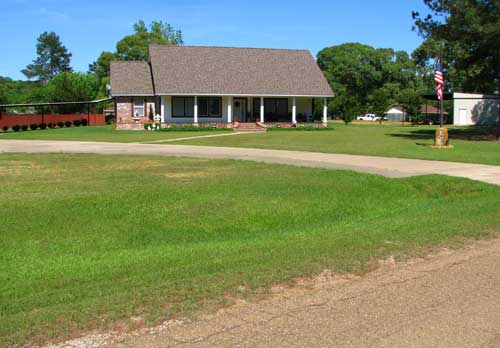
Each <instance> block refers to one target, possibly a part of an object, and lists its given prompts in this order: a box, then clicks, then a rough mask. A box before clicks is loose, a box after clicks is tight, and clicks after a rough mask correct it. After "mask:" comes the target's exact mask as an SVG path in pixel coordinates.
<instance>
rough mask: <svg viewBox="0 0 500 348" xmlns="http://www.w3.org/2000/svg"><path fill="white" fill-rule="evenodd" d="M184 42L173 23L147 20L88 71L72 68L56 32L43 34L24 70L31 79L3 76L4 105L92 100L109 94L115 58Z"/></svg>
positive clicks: (75, 108) (140, 56)
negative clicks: (107, 88)
mask: <svg viewBox="0 0 500 348" xmlns="http://www.w3.org/2000/svg"><path fill="white" fill-rule="evenodd" d="M152 43H156V44H171V45H181V44H183V37H182V32H181V31H180V30H176V29H174V28H173V27H172V26H171V25H170V24H168V23H166V22H162V21H153V22H152V23H151V24H150V25H149V26H146V24H145V23H144V21H142V20H141V21H139V22H137V23H136V24H134V25H133V33H132V34H130V35H126V36H125V37H123V38H122V39H121V40H119V41H118V42H117V44H116V49H115V51H113V52H109V51H104V52H102V53H101V54H100V55H99V57H98V58H97V60H96V61H95V62H93V63H91V64H89V68H88V71H87V72H75V71H73V68H72V67H71V57H72V54H71V53H70V52H69V51H68V49H67V48H66V47H65V46H64V45H63V43H62V42H61V39H60V37H59V36H58V35H57V34H56V33H54V32H45V33H42V34H41V35H40V36H39V37H38V39H37V43H36V53H37V56H36V58H35V59H34V60H33V62H32V63H31V64H29V65H28V66H27V67H26V68H25V69H23V70H22V73H23V74H24V75H25V76H26V77H27V78H28V79H29V81H15V80H12V79H11V78H8V77H1V76H0V104H21V103H30V102H31V103H33V102H65V101H88V100H94V99H101V98H106V97H107V90H106V86H107V85H108V84H109V62H110V61H112V60H145V59H147V54H148V45H149V44H152ZM83 107H84V106H79V105H71V106H62V107H61V106H58V107H53V108H51V109H53V111H55V112H62V113H70V112H80V111H84V110H82V108H83Z"/></svg>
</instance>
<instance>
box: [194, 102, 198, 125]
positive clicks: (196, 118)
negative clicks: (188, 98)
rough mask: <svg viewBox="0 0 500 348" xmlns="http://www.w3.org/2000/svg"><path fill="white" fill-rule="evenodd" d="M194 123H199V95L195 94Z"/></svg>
mask: <svg viewBox="0 0 500 348" xmlns="http://www.w3.org/2000/svg"><path fill="white" fill-rule="evenodd" d="M194 123H198V97H197V96H194Z"/></svg>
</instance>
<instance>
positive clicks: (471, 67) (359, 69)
mask: <svg viewBox="0 0 500 348" xmlns="http://www.w3.org/2000/svg"><path fill="white" fill-rule="evenodd" d="M423 1H424V3H425V4H426V5H427V7H428V9H429V13H430V14H428V15H426V16H422V15H421V14H420V13H418V12H413V13H412V16H413V19H414V27H413V30H414V31H416V32H418V33H419V34H420V35H421V37H422V38H423V42H422V44H421V45H420V46H419V47H418V48H417V49H415V50H414V51H413V52H412V53H411V55H410V54H408V53H407V52H405V51H396V50H394V49H391V48H374V47H371V46H369V45H365V44H361V43H345V44H342V45H338V46H332V47H327V48H324V49H323V50H321V51H320V52H319V53H318V55H317V62H318V65H319V67H320V68H321V69H322V71H323V73H324V75H325V77H326V79H327V80H328V82H329V83H330V85H331V87H332V89H333V90H334V92H335V98H333V99H331V101H330V102H329V105H328V107H329V111H330V113H333V114H335V115H339V116H341V117H343V118H346V119H349V118H352V117H353V116H356V115H360V114H364V113H376V114H383V113H384V112H385V111H386V110H387V108H388V107H389V106H390V105H391V104H396V103H397V104H401V105H403V106H404V107H405V108H406V110H407V111H408V112H409V113H410V114H416V113H418V110H419V105H420V104H421V103H422V100H421V98H420V95H421V94H422V93H425V92H432V91H433V90H434V88H435V85H434V82H433V75H434V69H435V63H436V58H437V57H439V56H442V58H443V68H444V73H445V77H446V85H445V90H451V91H464V92H479V93H485V94H492V93H498V91H499V89H500V87H499V85H500V79H499V75H500V66H499V65H500V64H499V62H500V44H499V43H500V3H499V2H498V0H476V1H470V0H454V1H449V0H423ZM151 43H158V44H171V45H182V44H183V35H182V32H181V31H180V30H177V29H175V28H173V27H172V26H171V25H170V24H168V23H166V22H162V21H158V22H156V21H154V22H152V23H151V24H150V25H149V26H147V25H146V24H145V23H144V22H143V21H139V22H138V23H136V24H134V26H133V33H132V34H130V35H127V36H125V37H123V38H122V39H121V40H119V41H118V42H117V44H116V47H115V50H114V51H104V52H102V53H101V54H100V55H99V57H98V58H97V59H96V61H95V62H93V63H92V64H90V65H89V69H88V71H87V72H85V73H80V72H74V71H73V69H72V68H71V64H70V63H71V53H70V52H68V50H67V49H66V47H65V46H64V45H63V44H62V43H61V40H60V38H59V36H58V35H57V34H55V33H43V34H42V35H40V37H39V38H38V40H37V46H36V47H37V57H36V59H35V60H34V61H33V62H32V63H31V64H29V65H28V66H27V67H26V69H24V70H23V71H22V72H23V74H25V76H26V77H27V78H29V79H30V80H31V81H13V80H11V79H9V78H6V77H0V103H21V102H32V101H75V100H91V99H96V98H103V97H106V85H107V84H108V83H109V62H110V61H112V60H145V59H146V58H147V49H148V45H149V44H151ZM317 110H320V108H319V107H318V108H317Z"/></svg>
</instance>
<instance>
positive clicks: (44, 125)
mask: <svg viewBox="0 0 500 348" xmlns="http://www.w3.org/2000/svg"><path fill="white" fill-rule="evenodd" d="M38 128H40V129H47V123H44V122H42V123H40V124H39V125H38Z"/></svg>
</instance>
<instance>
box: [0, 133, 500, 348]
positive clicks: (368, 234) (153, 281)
mask: <svg viewBox="0 0 500 348" xmlns="http://www.w3.org/2000/svg"><path fill="white" fill-rule="evenodd" d="M321 134H323V133H321ZM321 134H320V133H318V134H317V135H318V136H319V135H321ZM334 134H335V132H332V135H334ZM271 135H272V134H271ZM300 136H302V135H300ZM0 173H1V175H0V187H1V188H2V189H1V190H0V221H1V224H0V346H2V347H12V346H16V345H21V344H26V343H39V342H42V341H45V340H47V339H53V338H54V337H68V336H71V335H74V334H78V333H79V332H83V331H85V330H88V329H92V328H98V329H104V328H107V327H110V326H112V325H113V323H117V322H118V321H120V322H121V326H120V327H121V328H123V325H129V324H130V325H133V324H132V323H137V320H127V318H130V317H131V316H135V317H140V318H142V319H143V321H144V323H145V324H146V325H152V324H155V323H158V320H160V319H161V318H168V317H171V316H173V315H176V314H179V313H189V312H192V311H193V310H199V309H202V308H207V306H208V307H210V308H213V306H217V305H221V304H224V298H227V297H225V296H224V294H227V293H233V294H234V295H238V296H251V294H255V291H257V290H258V289H262V288H265V287H267V286H269V285H270V284H273V283H276V282H283V281H287V280H290V279H291V278H293V277H297V276H307V275H312V274H315V273H317V272H319V271H321V270H322V269H325V268H328V269H333V270H335V271H337V272H363V271H366V270H367V269H370V268H372V267H374V265H375V264H376V262H374V260H376V259H377V258H382V257H387V256H388V255H389V254H396V255H400V256H404V255H414V254H415V253H418V252H425V251H426V250H428V248H429V247H436V246H440V245H443V244H446V245H452V246H453V245H459V244H460V242H461V241H463V240H464V239H466V238H477V237H480V236H487V235H491V234H494V233H496V232H498V226H500V211H499V210H498V197H500V187H498V186H493V185H487V184H483V183H479V182H473V181H469V180H466V179H458V178H451V177H442V176H424V177H415V178H405V179H387V178H384V177H381V176H376V175H369V174H358V173H354V172H350V171H331V170H325V169H312V168H300V167H293V166H284V165H267V164H261V163H253V162H244V161H231V160H208V159H207V160H202V159H188V158H153V157H151V158H148V157H133V156H116V157H114V156H99V155H83V154H82V155H64V154H43V155H42V154H37V155H26V154H24V155H21V154H1V155H0ZM457 243H458V244H457ZM241 285H244V287H243V288H242V287H241ZM242 289H243V290H242ZM245 289H246V290H245ZM135 325H137V324H135Z"/></svg>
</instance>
